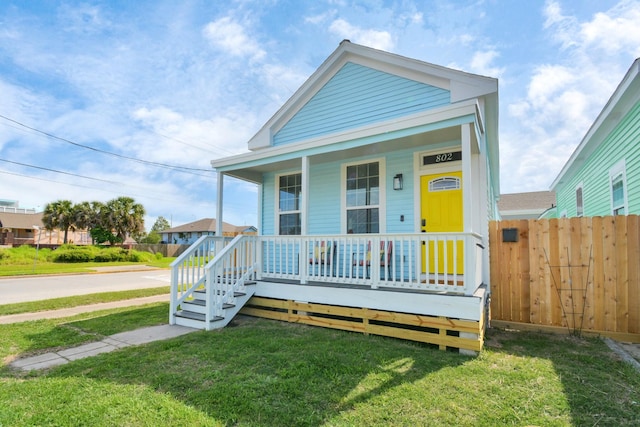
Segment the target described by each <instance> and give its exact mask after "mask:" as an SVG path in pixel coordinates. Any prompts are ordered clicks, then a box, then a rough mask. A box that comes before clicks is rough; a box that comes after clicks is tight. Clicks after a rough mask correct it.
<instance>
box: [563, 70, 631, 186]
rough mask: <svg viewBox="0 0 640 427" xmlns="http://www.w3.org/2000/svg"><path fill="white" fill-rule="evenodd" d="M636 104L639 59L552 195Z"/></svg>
mask: <svg viewBox="0 0 640 427" xmlns="http://www.w3.org/2000/svg"><path fill="white" fill-rule="evenodd" d="M638 101H640V58H638V59H636V60H635V61H634V62H633V64H632V65H631V67H630V68H629V70H628V71H627V73H626V74H625V76H624V78H623V79H622V81H621V82H620V84H619V85H618V87H617V88H616V90H615V91H614V93H613V95H611V97H610V98H609V100H608V101H607V103H606V104H605V106H604V108H603V109H602V111H601V112H600V114H599V115H598V117H597V118H596V120H595V121H594V122H593V124H592V125H591V127H590V128H589V130H588V131H587V133H586V134H585V136H584V137H583V138H582V141H580V144H578V146H577V147H576V149H575V150H574V152H573V153H572V154H571V156H570V157H569V160H568V161H567V162H566V163H565V165H564V166H563V168H562V170H561V171H560V173H559V174H558V176H557V177H556V178H555V179H554V181H553V183H552V184H551V186H550V189H551V190H552V191H556V189H557V187H558V186H559V185H561V184H563V183H564V179H565V176H567V175H568V174H570V173H571V172H572V171H574V170H576V169H578V168H580V167H581V166H582V165H583V163H584V161H585V160H586V159H588V158H589V156H590V154H591V153H592V152H593V151H594V150H595V149H596V148H597V147H598V146H599V145H600V143H602V141H603V140H604V139H605V138H606V137H607V136H608V135H609V133H610V132H611V130H612V129H613V128H614V127H615V126H617V124H618V123H619V121H620V119H621V118H622V117H623V116H624V114H626V112H628V111H629V109H630V108H631V107H632V106H633V105H635V103H637V102H638Z"/></svg>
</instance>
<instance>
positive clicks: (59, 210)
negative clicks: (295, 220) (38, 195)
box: [42, 200, 75, 244]
mask: <svg viewBox="0 0 640 427" xmlns="http://www.w3.org/2000/svg"><path fill="white" fill-rule="evenodd" d="M42 223H43V224H44V228H46V229H47V230H49V231H52V230H54V229H56V228H57V229H59V230H64V240H63V242H64V243H65V244H66V243H67V235H68V233H69V229H71V230H75V222H74V216H73V204H72V203H71V201H70V200H57V201H55V202H51V203H48V204H47V205H46V206H45V207H44V212H43V214H42Z"/></svg>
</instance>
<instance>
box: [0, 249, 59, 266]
mask: <svg viewBox="0 0 640 427" xmlns="http://www.w3.org/2000/svg"><path fill="white" fill-rule="evenodd" d="M37 253H38V261H41V262H42V261H50V260H51V249H48V248H40V249H39V250H38V251H37ZM35 257H36V248H35V247H32V246H29V245H22V246H19V247H16V248H3V249H0V265H28V264H32V263H33V261H34V260H35Z"/></svg>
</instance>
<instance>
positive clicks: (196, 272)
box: [169, 236, 230, 325]
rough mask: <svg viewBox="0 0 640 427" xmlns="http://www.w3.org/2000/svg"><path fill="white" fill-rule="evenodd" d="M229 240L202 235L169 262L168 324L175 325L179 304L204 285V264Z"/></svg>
mask: <svg viewBox="0 0 640 427" xmlns="http://www.w3.org/2000/svg"><path fill="white" fill-rule="evenodd" d="M229 241H230V238H226V237H216V236H202V237H200V238H199V239H198V240H196V241H195V242H194V243H193V244H192V245H191V246H190V247H189V248H188V249H187V250H186V251H185V252H183V253H182V254H180V256H178V257H177V258H176V259H175V260H174V261H173V262H172V263H171V265H170V266H171V295H170V299H169V301H170V302H169V324H171V325H175V323H176V321H175V315H176V312H177V310H178V307H179V306H180V304H182V303H183V302H184V301H185V300H186V299H188V298H191V297H192V295H193V292H194V291H196V290H197V289H198V288H200V287H201V286H204V283H205V278H206V275H205V274H206V273H205V267H206V265H207V264H208V263H209V262H210V261H211V260H213V259H214V257H215V255H216V253H217V252H219V251H221V250H222V247H223V246H224V245H225V244H226V243H227V242H229Z"/></svg>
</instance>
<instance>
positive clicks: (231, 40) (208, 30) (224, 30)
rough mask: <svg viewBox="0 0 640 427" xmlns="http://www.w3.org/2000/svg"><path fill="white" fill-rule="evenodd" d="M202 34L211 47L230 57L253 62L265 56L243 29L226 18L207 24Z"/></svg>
mask: <svg viewBox="0 0 640 427" xmlns="http://www.w3.org/2000/svg"><path fill="white" fill-rule="evenodd" d="M203 34H204V36H205V38H206V39H207V40H209V42H210V43H211V44H212V45H214V46H217V47H218V48H220V49H222V50H224V51H225V52H227V53H230V54H231V55H234V56H239V57H246V56H248V57H251V58H252V59H254V60H258V59H261V58H263V57H264V56H265V52H264V50H262V48H260V45H259V44H258V43H257V42H256V41H255V40H253V39H251V38H250V37H249V35H247V33H246V31H245V28H244V27H243V26H242V25H240V24H239V23H238V22H236V21H234V20H233V19H232V18H230V17H228V16H227V17H224V18H220V19H218V20H217V21H213V22H210V23H209V24H207V25H206V26H205V27H204V30H203Z"/></svg>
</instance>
